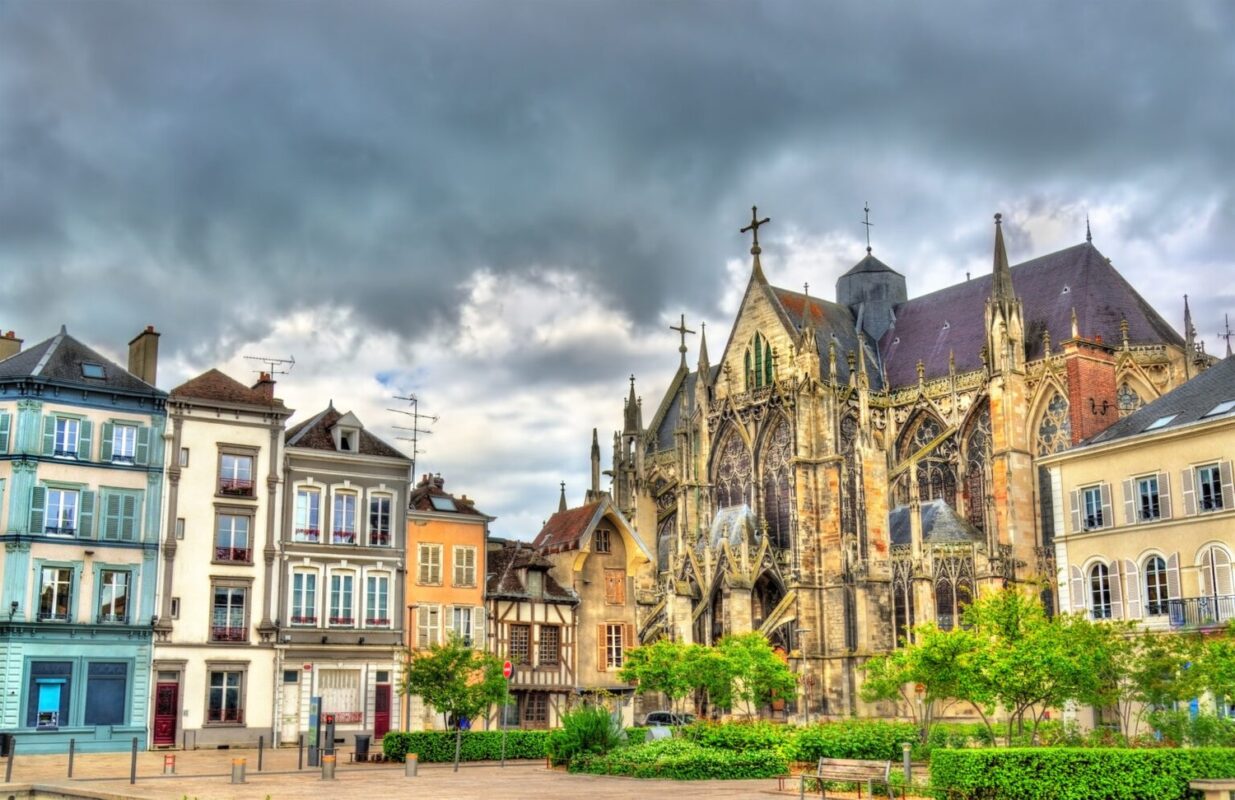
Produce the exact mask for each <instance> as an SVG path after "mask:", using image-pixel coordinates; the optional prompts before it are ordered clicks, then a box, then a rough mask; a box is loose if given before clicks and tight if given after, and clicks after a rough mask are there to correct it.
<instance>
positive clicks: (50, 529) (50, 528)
mask: <svg viewBox="0 0 1235 800" xmlns="http://www.w3.org/2000/svg"><path fill="white" fill-rule="evenodd" d="M43 533H46V534H47V535H48V536H73V535H75V534H76V533H77V526H76V525H47V526H46V527H44V528H43Z"/></svg>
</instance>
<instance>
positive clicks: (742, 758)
mask: <svg viewBox="0 0 1235 800" xmlns="http://www.w3.org/2000/svg"><path fill="white" fill-rule="evenodd" d="M570 771H571V772H586V773H591V774H593V775H625V776H629V777H633V778H669V779H672V780H679V781H702V780H737V779H741V778H774V777H776V776H777V775H784V774H787V773H788V772H789V763H788V761H786V760H785V758H784V756H782V755H780V754H779V753H776V752H775V751H773V750H744V751H735V750H722V749H718V748H712V747H701V746H700V745H698V744H696V743H695V742H692V741H688V740H686V739H661V740H658V741H655V742H648V743H647V744H640V745H631V746H628V747H619V748H617V749H616V750H613V751H610V752H609V753H606V754H604V755H580V756H577V757H575V758H574V759H572V760H571V762H570Z"/></svg>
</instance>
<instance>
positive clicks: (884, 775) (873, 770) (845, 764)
mask: <svg viewBox="0 0 1235 800" xmlns="http://www.w3.org/2000/svg"><path fill="white" fill-rule="evenodd" d="M891 773H892V762H891V761H863V760H860V759H856V758H821V759H819V765H818V766H817V767H816V768H815V771H814V772H803V773H802V774H801V775H799V776H798V780H799V785H798V798H799V800H805V797H806V782H807V781H808V780H814V781H817V782H818V783H819V796H820V797H824V798H826V797H827V786H828V782H829V781H832V782H836V783H856V784H857V785H858V797H861V796H862V784H863V783H865V784H866V794H867V796H868V797H874V795H875V784H882V785H883V786H884V787H885V788H886V789H887V790H888V797H894V795H893V793H892V785H891V784H890V783H889V782H888V776H889V775H890V774H891ZM781 785H782V788H783V785H784V778H782V779H781ZM812 794H813V792H812Z"/></svg>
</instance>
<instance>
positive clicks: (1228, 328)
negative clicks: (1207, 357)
mask: <svg viewBox="0 0 1235 800" xmlns="http://www.w3.org/2000/svg"><path fill="white" fill-rule="evenodd" d="M1222 319H1223V320H1224V321H1225V322H1226V331H1225V332H1224V333H1220V334H1218V338H1219V339H1226V354H1227V355H1228V356H1229V355H1231V337H1232V336H1235V333H1231V315H1230V314H1223V315H1222Z"/></svg>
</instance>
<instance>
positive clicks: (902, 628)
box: [892, 558, 914, 647]
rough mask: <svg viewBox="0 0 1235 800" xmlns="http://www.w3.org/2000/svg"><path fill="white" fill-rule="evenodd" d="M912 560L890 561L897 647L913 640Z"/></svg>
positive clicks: (893, 623) (899, 559)
mask: <svg viewBox="0 0 1235 800" xmlns="http://www.w3.org/2000/svg"><path fill="white" fill-rule="evenodd" d="M913 625H914V619H913V559H912V558H893V559H892V628H893V636H894V637H895V639H896V641H895V642H894V644H895V645H896V646H897V647H899V646H901V645H902V644H905V643H906V642H909V641H910V640H911V639H912V638H913Z"/></svg>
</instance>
